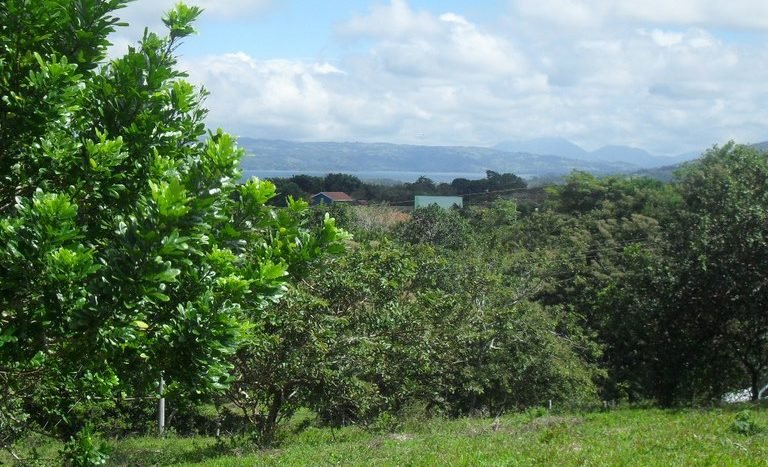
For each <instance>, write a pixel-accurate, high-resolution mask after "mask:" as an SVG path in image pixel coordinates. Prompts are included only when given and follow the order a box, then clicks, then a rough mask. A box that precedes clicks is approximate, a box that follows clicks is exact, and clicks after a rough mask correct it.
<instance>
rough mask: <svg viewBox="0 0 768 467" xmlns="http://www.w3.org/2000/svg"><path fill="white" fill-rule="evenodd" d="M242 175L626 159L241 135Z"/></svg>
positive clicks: (533, 168)
mask: <svg viewBox="0 0 768 467" xmlns="http://www.w3.org/2000/svg"><path fill="white" fill-rule="evenodd" d="M238 142H239V144H240V145H241V146H242V147H243V148H244V149H245V150H246V154H247V155H246V157H244V158H243V161H242V167H243V169H244V170H245V171H246V173H258V172H259V171H265V170H267V171H269V170H286V171H291V170H295V171H303V172H304V173H309V172H345V173H357V172H362V171H369V172H370V171H377V172H419V173H423V174H430V173H440V172H453V173H484V172H485V171H486V170H494V171H497V172H511V173H515V174H519V175H521V176H524V177H540V176H547V175H564V174H567V173H570V172H571V171H573V170H584V171H588V172H591V173H595V174H609V173H618V172H627V171H631V170H632V169H633V168H636V167H633V166H631V165H629V164H626V163H614V162H605V161H598V162H590V161H580V160H576V159H569V158H565V157H559V156H552V155H541V154H532V153H525V152H506V151H501V150H498V149H492V148H483V147H472V146H416V145H405V144H387V143H338V142H313V143H299V142H289V141H281V140H264V139H252V138H245V137H243V138H240V139H239V140H238Z"/></svg>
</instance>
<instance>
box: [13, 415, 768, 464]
mask: <svg viewBox="0 0 768 467" xmlns="http://www.w3.org/2000/svg"><path fill="white" fill-rule="evenodd" d="M736 415H737V411H734V410H729V409H710V410H694V409H690V410H679V411H671V410H657V409H637V410H616V411H611V412H600V413H585V414H577V413H574V414H567V415H544V416H541V417H536V418H534V417H533V416H530V415H525V414H516V415H509V416H505V417H501V418H500V419H498V420H494V419H478V418H475V419H460V420H437V419H436V420H427V421H415V420H414V421H410V422H406V423H404V424H403V426H402V427H401V429H400V430H398V431H397V432H394V433H383V432H379V433H373V432H369V431H365V430H363V429H361V428H358V427H348V428H344V429H341V430H334V431H333V432H331V430H330V429H325V428H322V429H321V428H314V427H310V428H308V429H306V430H303V431H301V432H299V433H291V434H288V435H287V437H286V439H285V442H284V443H283V444H282V445H281V446H280V447H279V448H276V449H270V450H264V451H259V450H256V449H254V448H253V447H251V446H250V445H248V444H247V443H242V444H241V445H238V443H231V445H227V446H217V445H216V442H215V440H214V439H211V438H173V437H171V438H167V439H154V438H133V439H125V440H121V441H116V442H114V443H113V446H114V450H113V452H112V456H111V459H110V464H111V465H171V464H174V465H207V466H241V465H385V466H387V465H391V466H395V465H397V466H400V465H510V466H515V465H566V466H567V465H642V466H646V465H650V466H654V465H658V466H672V465H717V466H728V465H766V466H768V431H766V430H763V431H760V432H758V433H756V434H741V433H739V432H738V430H736V429H734V421H735V420H736ZM751 420H752V421H753V422H754V424H755V426H757V427H763V428H766V429H768V410H766V409H755V410H753V412H752V416H751ZM2 460H3V458H2V457H0V462H2Z"/></svg>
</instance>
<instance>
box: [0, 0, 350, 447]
mask: <svg viewBox="0 0 768 467" xmlns="http://www.w3.org/2000/svg"><path fill="white" fill-rule="evenodd" d="M124 3H125V2H124V1H121V0H112V1H97V0H87V1H79V0H78V1H71V0H51V1H41V2H38V1H26V0H9V1H8V2H3V3H2V5H0V29H2V31H3V33H2V35H0V48H2V51H3V52H2V54H0V57H2V58H1V59H0V106H2V115H3V117H2V122H0V173H1V174H2V183H0V262H1V263H2V264H1V265H0V379H1V380H2V381H1V384H0V387H1V388H0V414H2V415H0V441H1V442H2V446H5V447H7V446H9V445H10V443H11V442H13V440H14V439H15V438H16V437H17V436H19V435H20V434H21V433H23V432H24V431H25V430H26V429H28V428H30V427H32V426H35V425H36V426H38V427H42V428H44V429H45V430H46V431H49V432H54V433H59V434H62V435H64V436H69V435H71V434H72V433H73V430H77V429H78V427H79V426H80V425H81V423H82V421H81V420H77V417H76V416H75V414H76V413H78V412H79V411H75V410H73V408H74V407H75V406H77V405H82V404H88V403H89V401H91V402H92V401H98V400H111V399H114V398H121V397H145V396H148V395H151V394H152V392H153V391H154V387H155V384H156V381H157V379H158V378H159V377H160V375H161V374H162V375H164V378H165V379H166V381H167V386H166V391H167V394H169V395H176V396H177V397H178V396H181V395H184V396H185V397H187V398H200V397H204V396H206V395H208V394H211V393H215V392H219V391H221V390H222V389H223V388H224V387H225V386H226V385H227V383H228V381H229V372H230V369H231V367H232V365H231V363H230V358H231V356H232V355H233V353H234V352H235V350H236V349H237V347H238V345H239V342H240V341H241V340H242V339H243V338H244V336H246V335H247V334H248V331H249V325H248V322H249V321H248V318H249V316H250V315H249V314H250V313H252V311H251V310H256V309H260V308H262V307H263V306H264V304H265V303H266V302H268V301H272V300H275V299H277V298H278V297H279V296H280V295H282V293H283V291H284V283H285V281H286V278H287V274H288V272H289V271H298V270H300V269H301V263H303V262H307V261H309V260H311V259H312V258H314V257H315V256H317V255H318V254H319V253H321V251H323V250H324V249H326V247H329V248H330V249H332V245H334V244H335V242H336V240H337V230H336V228H335V226H334V223H333V221H332V220H331V219H325V221H324V222H323V223H322V224H320V225H319V226H318V227H317V229H316V230H317V232H312V231H311V230H310V229H307V228H306V227H305V223H306V218H307V216H306V215H305V213H306V211H307V205H306V203H303V202H297V203H291V204H290V206H289V207H288V208H286V209H283V210H280V211H279V212H276V211H275V210H273V209H272V208H270V207H268V206H266V203H267V202H268V201H269V200H270V199H271V198H272V197H273V196H274V195H275V187H274V185H273V184H271V183H269V182H262V181H259V180H255V179H254V180H249V181H248V182H246V183H244V184H238V180H239V179H240V171H239V159H240V156H241V154H242V151H241V150H239V149H238V148H237V147H236V146H235V143H234V139H233V138H232V137H230V136H229V135H227V134H226V133H223V132H221V131H217V132H213V133H208V134H207V135H206V130H205V127H204V123H203V119H204V117H205V113H206V112H205V109H204V108H203V107H202V106H201V101H202V99H203V97H204V95H205V94H204V92H202V91H200V90H198V89H196V88H195V87H193V86H192V85H190V84H189V83H187V82H186V81H185V80H184V73H183V72H181V71H179V70H178V69H177V68H176V58H175V56H174V50H175V49H176V47H177V46H178V43H179V40H181V39H183V38H184V37H186V36H188V35H189V34H190V33H192V32H193V28H192V25H191V24H192V22H193V21H194V19H195V18H196V17H197V16H198V15H199V14H200V10H199V9H198V8H195V7H186V6H184V5H179V6H177V7H176V8H175V9H174V10H172V11H170V12H169V13H168V14H167V15H166V16H165V18H164V22H165V24H166V26H167V27H168V30H169V32H168V35H166V36H161V35H158V34H155V33H152V32H145V33H144V35H143V38H142V39H141V41H140V42H139V44H138V45H137V46H135V47H131V48H129V50H128V52H127V53H126V54H125V55H124V56H123V57H121V58H118V59H115V60H112V61H110V62H109V63H101V61H102V60H103V59H104V57H105V51H106V47H107V45H108V41H107V35H108V34H109V33H110V32H111V31H113V29H114V27H115V26H116V25H117V24H118V22H117V21H118V20H117V19H116V17H115V16H113V13H112V12H113V11H114V10H115V9H118V8H120V7H122V6H123V5H124Z"/></svg>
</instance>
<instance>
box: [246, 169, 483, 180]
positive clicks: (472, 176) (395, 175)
mask: <svg viewBox="0 0 768 467" xmlns="http://www.w3.org/2000/svg"><path fill="white" fill-rule="evenodd" d="M328 173H330V172H328V171H313V170H304V171H302V170H246V171H244V175H245V178H250V177H259V178H288V177H292V176H294V175H312V176H315V177H324V176H325V175H327V174H328ZM336 173H345V174H349V175H354V176H355V177H357V178H359V179H360V180H392V181H396V182H415V181H416V180H417V179H418V178H419V177H421V176H424V177H427V178H429V179H431V180H433V181H435V182H440V183H442V182H452V181H453V180H454V179H456V178H466V179H468V180H479V179H481V178H485V172H482V173H480V172H477V173H467V172H427V173H424V172H392V171H362V172H350V171H345V170H340V171H338V172H336Z"/></svg>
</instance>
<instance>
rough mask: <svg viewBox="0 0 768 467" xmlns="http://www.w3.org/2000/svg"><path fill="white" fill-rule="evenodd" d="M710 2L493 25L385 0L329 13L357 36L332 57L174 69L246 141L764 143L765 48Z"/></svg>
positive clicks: (541, 4)
mask: <svg viewBox="0 0 768 467" xmlns="http://www.w3.org/2000/svg"><path fill="white" fill-rule="evenodd" d="M655 1H656V0H650V1H649V2H648V3H647V4H650V5H652V6H653V5H655V3H654V2H655ZM710 3H711V4H710ZM710 3H705V2H698V1H693V0H681V1H680V4H679V6H677V7H674V8H673V7H670V6H668V5H667V6H664V5H661V4H659V5H656V6H657V7H658V11H655V12H653V11H650V10H651V8H649V9H647V10H646V9H645V7H642V8H641V7H640V6H639V5H646V3H641V2H634V3H633V4H630V3H629V2H624V1H619V2H615V1H608V0H592V1H587V0H535V1H534V0H517V1H515V2H513V8H512V11H513V13H514V15H513V16H512V17H511V18H507V19H506V22H503V23H501V22H500V23H480V22H477V21H475V20H474V19H473V18H472V17H471V16H470V15H461V14H458V13H456V12H446V11H425V10H417V9H414V8H412V7H411V5H410V4H409V3H408V2H407V1H406V0H392V1H391V2H390V3H388V4H383V5H381V4H378V5H377V6H374V7H372V8H371V9H370V10H369V11H368V13H367V14H365V15H358V16H355V17H352V18H351V19H350V20H349V21H347V22H346V23H343V24H340V25H338V28H337V30H336V37H337V38H338V39H339V40H342V41H352V42H354V45H355V47H351V48H349V49H346V50H347V52H348V54H347V55H342V56H340V57H337V58H334V59H333V60H320V59H298V58H294V57H286V58H284V59H281V60H256V59H254V58H253V57H252V56H251V55H249V54H248V53H247V52H246V51H243V52H233V53H230V54H224V55H217V56H205V57H195V56H190V55H187V56H186V57H185V58H184V62H183V63H182V66H183V67H184V68H186V69H188V70H190V78H191V79H192V80H193V81H195V82H197V83H199V84H204V85H205V87H206V88H207V89H208V90H209V91H211V96H210V97H209V98H208V101H207V106H208V107H209V108H210V110H211V112H210V119H209V121H210V122H211V124H213V125H216V126H222V127H224V128H225V129H228V130H230V131H232V132H234V133H236V134H239V135H247V136H254V137H272V138H289V139H303V140H367V141H391V142H401V143H427V144H493V143H496V142H498V141H500V140H504V139H519V138H532V137H537V136H564V137H567V138H571V139H573V140H574V141H576V142H578V143H581V144H584V145H585V146H587V147H591V148H594V147H597V146H600V145H603V144H631V145H635V146H639V147H644V148H647V149H649V150H652V151H657V152H661V153H675V152H684V151H689V150H691V149H696V148H702V147H707V146H710V145H711V144H712V143H715V142H718V141H723V140H725V139H727V138H729V137H734V136H736V137H739V138H740V139H741V140H743V141H762V140H765V139H768V116H765V115H766V114H765V113H764V112H763V109H764V108H765V107H766V106H768V92H766V91H764V83H765V82H766V80H768V52H767V51H765V50H763V47H761V42H750V41H741V42H734V41H731V40H729V38H728V36H723V35H722V34H720V33H718V31H716V30H715V29H714V28H713V27H712V26H711V24H721V23H717V21H715V19H716V18H715V17H716V16H717V14H718V13H722V10H723V7H722V6H723V5H724V4H721V2H710ZM734 4H735V8H737V9H739V8H741V10H740V11H748V12H750V13H752V14H755V13H757V12H759V10H760V8H761V7H760V5H758V4H757V3H749V2H746V1H743V0H734ZM669 5H677V3H675V4H673V3H671V2H669ZM750 5H751V6H750ZM748 7H749V8H753V9H754V11H753V10H749V8H748ZM643 15H645V16H643ZM646 17H648V18H646ZM673 20H674V21H673ZM718 21H721V22H724V21H725V22H727V21H730V20H728V19H727V17H725V18H724V19H723V18H721V19H720V20H718ZM710 23H711V24H710ZM752 23H753V24H758V20H754V21H752ZM753 33H754V31H753ZM193 40H194V39H193Z"/></svg>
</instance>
